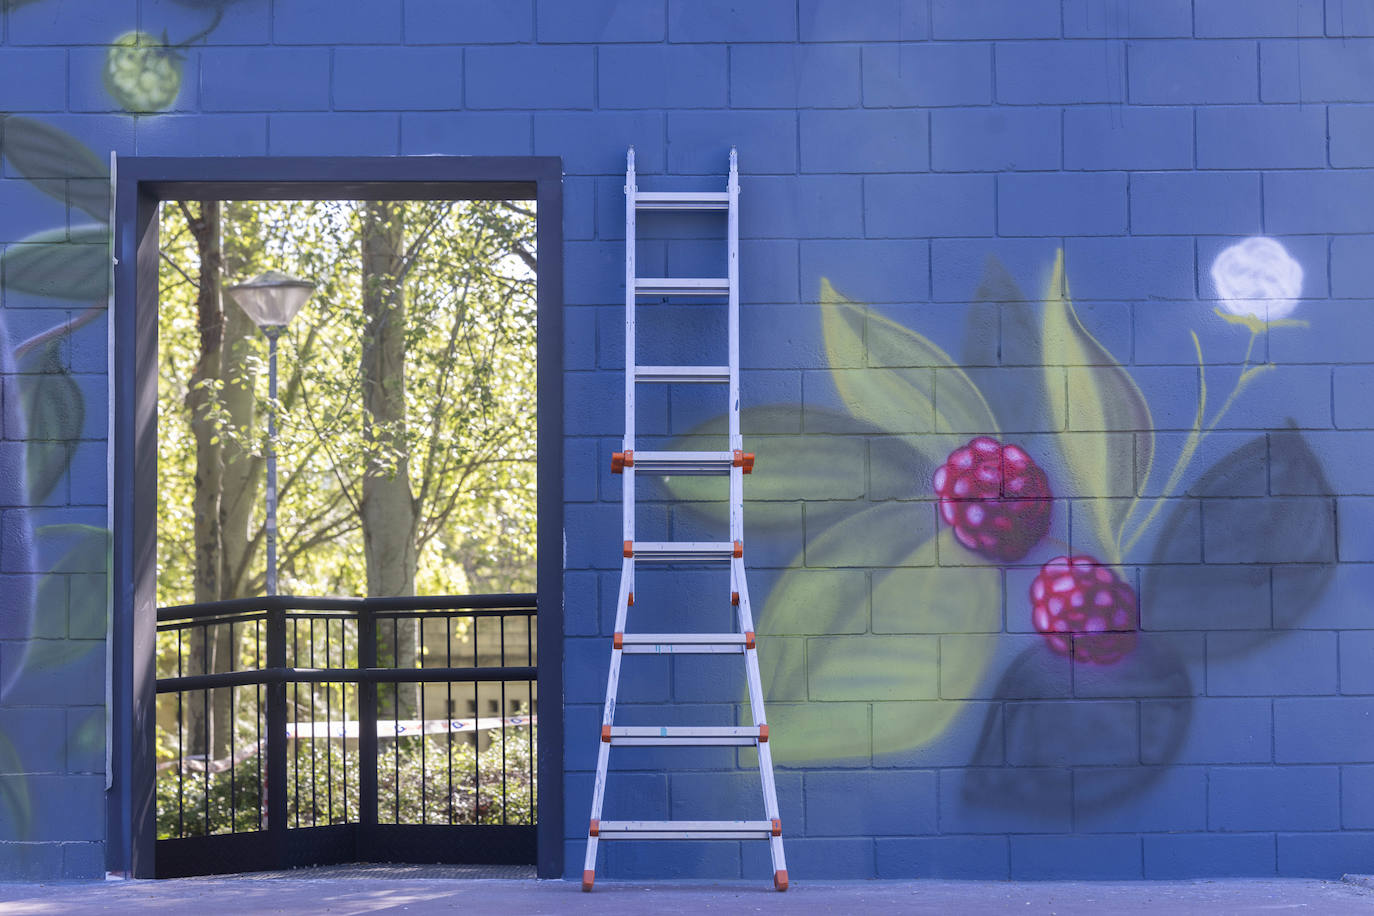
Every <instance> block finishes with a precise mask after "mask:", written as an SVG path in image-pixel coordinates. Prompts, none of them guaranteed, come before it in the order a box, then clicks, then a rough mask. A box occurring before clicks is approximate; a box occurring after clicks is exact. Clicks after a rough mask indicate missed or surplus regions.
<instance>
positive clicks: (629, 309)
mask: <svg viewBox="0 0 1374 916" xmlns="http://www.w3.org/2000/svg"><path fill="white" fill-rule="evenodd" d="M638 193H639V188H638V187H637V186H636V184H635V148H634V147H633V146H632V147H630V149H629V152H627V153H626V154H625V438H624V439H623V440H622V442H621V451H623V452H626V453H630V452H633V451H634V448H635V228H636V227H635V198H636V195H637V194H638ZM621 486H622V488H623V495H622V499H621V513H622V518H623V524H622V527H623V529H624V538H623V539H624V540H626V541H633V540H634V539H635V478H634V468H633V467H626V468H625V475H624V480H623V481H622V483H621ZM630 578H631V588H633V578H634V574H633V570H632V571H631V574H630Z"/></svg>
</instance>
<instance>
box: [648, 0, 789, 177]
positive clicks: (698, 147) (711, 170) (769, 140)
mask: <svg viewBox="0 0 1374 916" xmlns="http://www.w3.org/2000/svg"><path fill="white" fill-rule="evenodd" d="M707 5H709V4H707ZM731 146H734V147H737V148H738V150H739V164H740V165H739V167H740V172H741V173H742V174H745V175H757V174H767V173H782V174H788V175H790V174H793V173H795V172H796V171H797V116H796V113H795V112H791V111H709V112H707V111H703V112H696V111H682V112H670V113H669V114H668V170H669V171H672V172H678V173H682V174H691V175H701V174H706V175H720V174H722V173H723V172H724V171H725V169H726V168H728V166H729V154H730V147H731Z"/></svg>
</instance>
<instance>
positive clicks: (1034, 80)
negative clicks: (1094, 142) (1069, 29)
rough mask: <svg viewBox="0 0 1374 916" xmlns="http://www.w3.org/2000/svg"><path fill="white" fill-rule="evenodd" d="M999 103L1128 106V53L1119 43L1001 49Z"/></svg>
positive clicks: (1022, 45) (1047, 44)
mask: <svg viewBox="0 0 1374 916" xmlns="http://www.w3.org/2000/svg"><path fill="white" fill-rule="evenodd" d="M966 5H967V4H966ZM997 101H998V102H1001V103H1003V104H1007V105H1064V104H1082V103H1086V102H1116V103H1120V102H1124V101H1126V54H1125V48H1124V46H1123V45H1122V44H1121V42H1119V41H1111V42H1104V41H1073V42H1060V41H1053V42H1051V41H1034V42H1029V41H1028V42H1024V43H1017V44H1004V45H998V46H997ZM1131 101H1138V100H1137V99H1132V100H1131Z"/></svg>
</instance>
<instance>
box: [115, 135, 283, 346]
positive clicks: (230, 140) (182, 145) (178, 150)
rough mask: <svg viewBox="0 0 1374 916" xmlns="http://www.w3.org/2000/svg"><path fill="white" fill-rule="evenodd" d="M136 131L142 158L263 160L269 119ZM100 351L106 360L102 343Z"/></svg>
mask: <svg viewBox="0 0 1374 916" xmlns="http://www.w3.org/2000/svg"><path fill="white" fill-rule="evenodd" d="M137 131H138V133H137V148H138V154H139V155H140V156H263V155H266V153H267V117H266V116H264V115H260V114H248V115H234V114H215V115H158V116H157V117H156V118H139V119H138V120H137ZM99 350H100V358H101V359H102V360H103V359H104V352H105V347H104V344H103V343H102V344H101V346H100V348H99ZM102 371H103V364H102Z"/></svg>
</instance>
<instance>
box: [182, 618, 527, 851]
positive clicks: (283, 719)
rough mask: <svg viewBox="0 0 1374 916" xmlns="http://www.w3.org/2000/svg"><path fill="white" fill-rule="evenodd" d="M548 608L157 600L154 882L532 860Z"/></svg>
mask: <svg viewBox="0 0 1374 916" xmlns="http://www.w3.org/2000/svg"><path fill="white" fill-rule="evenodd" d="M535 607H536V603H535V596H534V595H532V594H515V595H473V596H461V597H458V596H443V597H415V598H301V597H289V596H276V597H270V598H253V599H235V600H231V601H217V602H211V603H206V604H196V605H182V606H178V607H167V608H160V609H159V610H158V612H157V619H158V665H159V671H158V674H159V677H158V679H157V694H158V710H157V720H158V721H157V726H158V740H157V751H158V759H159V764H158V776H157V789H158V792H157V796H158V811H157V822H158V838H159V839H158V849H157V872H158V874H159V875H168V876H170V875H174V874H203V873H211V872H223V871H236V870H254V869H260V868H285V867H293V866H297V865H304V864H326V863H330V862H342V861H373V862H378V861H397V862H400V861H416V862H439V861H446V862H448V861H451V862H506V861H510V862H519V861H527V862H533V861H534V852H535V841H534V830H535V827H534V824H535V811H536V810H537V799H538V791H537V783H536V778H535V774H536V773H537V754H538V740H537V728H538V724H537V723H538V719H537V703H538V696H537V692H536V680H537V677H538V664H537V662H538V660H537V657H536V645H537V635H536V625H537V618H536V610H535ZM436 831H445V832H444V833H442V834H437V833H436Z"/></svg>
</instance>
